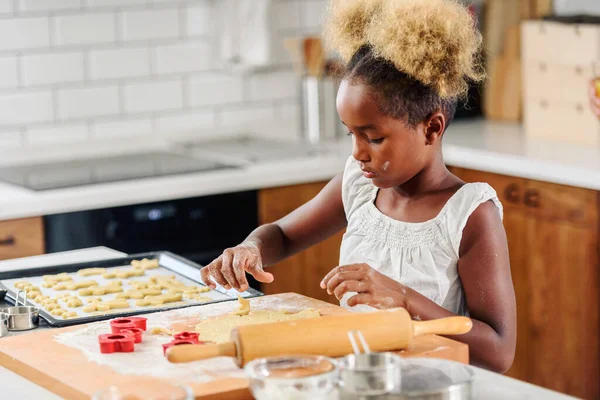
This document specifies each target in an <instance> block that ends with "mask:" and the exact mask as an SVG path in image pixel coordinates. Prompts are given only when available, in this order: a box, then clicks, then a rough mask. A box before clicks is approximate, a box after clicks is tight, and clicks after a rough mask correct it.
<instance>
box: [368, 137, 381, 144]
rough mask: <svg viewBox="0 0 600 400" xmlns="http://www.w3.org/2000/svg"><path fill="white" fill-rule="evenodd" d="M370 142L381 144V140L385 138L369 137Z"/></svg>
mask: <svg viewBox="0 0 600 400" xmlns="http://www.w3.org/2000/svg"><path fill="white" fill-rule="evenodd" d="M368 141H369V143H372V144H380V143H381V142H383V138H379V139H368Z"/></svg>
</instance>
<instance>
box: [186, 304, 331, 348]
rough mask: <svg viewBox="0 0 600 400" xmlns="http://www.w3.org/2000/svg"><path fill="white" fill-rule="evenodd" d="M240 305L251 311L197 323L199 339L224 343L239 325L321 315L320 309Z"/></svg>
mask: <svg viewBox="0 0 600 400" xmlns="http://www.w3.org/2000/svg"><path fill="white" fill-rule="evenodd" d="M240 305H241V306H242V308H245V307H248V311H249V313H247V314H245V315H237V314H235V312H234V313H232V314H229V315H224V316H221V317H217V318H212V319H207V320H204V321H202V322H200V323H199V324H198V325H196V332H198V333H199V334H200V337H199V339H200V340H202V341H209V342H215V343H224V342H228V341H229V335H230V333H231V330H232V329H233V328H235V327H237V326H241V325H255V324H265V323H269V322H281V321H294V320H299V319H306V318H316V317H320V316H321V314H319V311H317V310H313V309H308V310H302V311H300V312H297V313H290V312H288V311H285V310H278V311H275V310H259V311H250V310H249V308H250V306H249V305H246V304H244V303H241V301H240ZM238 312H239V310H238Z"/></svg>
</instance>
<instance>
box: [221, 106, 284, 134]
mask: <svg viewBox="0 0 600 400" xmlns="http://www.w3.org/2000/svg"><path fill="white" fill-rule="evenodd" d="M218 118H219V127H222V128H225V130H227V131H231V130H234V131H237V132H238V133H241V134H261V133H263V134H273V130H274V127H273V126H274V124H273V119H274V118H275V115H274V112H273V107H272V106H270V105H268V106H247V107H244V108H236V109H230V110H223V111H221V112H220V113H219V116H218Z"/></svg>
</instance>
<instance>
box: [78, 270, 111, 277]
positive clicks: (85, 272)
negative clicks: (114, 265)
mask: <svg viewBox="0 0 600 400" xmlns="http://www.w3.org/2000/svg"><path fill="white" fill-rule="evenodd" d="M104 271H106V268H85V269H80V270H79V271H77V275H79V276H91V275H100V274H103V273H104Z"/></svg>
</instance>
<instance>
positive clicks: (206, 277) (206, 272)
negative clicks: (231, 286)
mask: <svg viewBox="0 0 600 400" xmlns="http://www.w3.org/2000/svg"><path fill="white" fill-rule="evenodd" d="M215 262H217V260H214V261H213V262H211V263H210V264H208V265H207V266H206V267H204V268H202V269H201V270H200V276H201V277H202V282H204V284H205V285H207V286H208V287H209V288H211V289H213V290H214V289H216V288H217V285H215V283H214V282H213V281H212V279H210V276H211V275H210V266H211V265H212V264H214V263H215Z"/></svg>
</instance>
